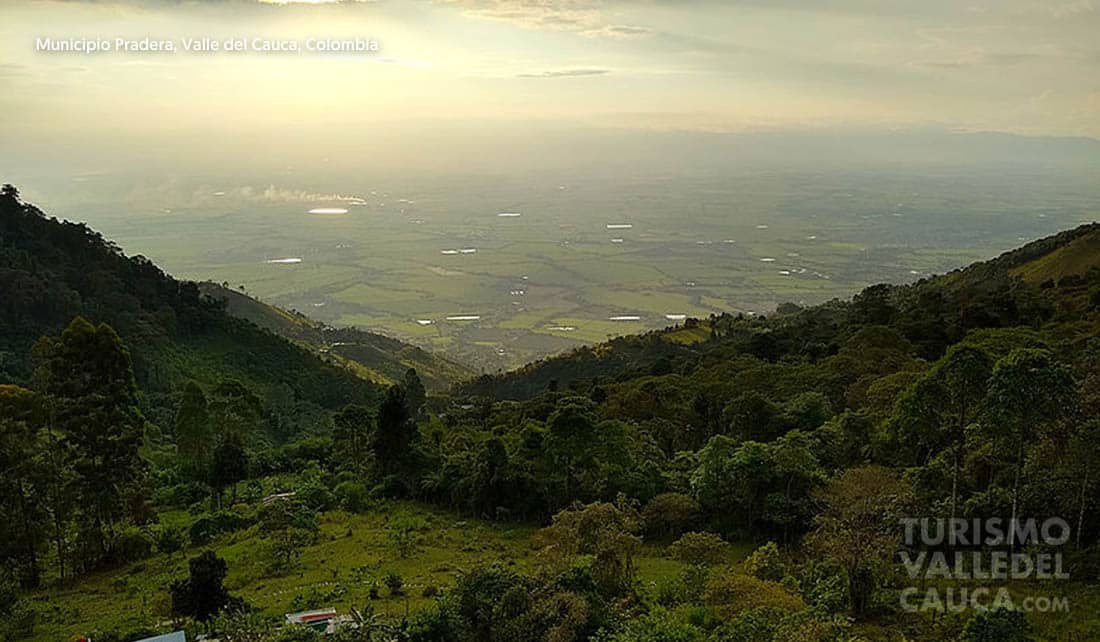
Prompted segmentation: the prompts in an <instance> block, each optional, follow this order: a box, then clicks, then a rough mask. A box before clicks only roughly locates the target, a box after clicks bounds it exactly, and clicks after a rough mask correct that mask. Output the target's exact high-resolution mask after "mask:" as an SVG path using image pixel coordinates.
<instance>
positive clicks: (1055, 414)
mask: <svg viewBox="0 0 1100 642" xmlns="http://www.w3.org/2000/svg"><path fill="white" fill-rule="evenodd" d="M985 403H986V407H987V409H988V413H989V415H990V417H991V419H992V421H993V422H994V426H996V428H997V429H998V430H1000V431H1002V433H1001V435H999V436H1001V437H1003V438H1007V440H1008V442H1009V443H1010V444H1013V445H1014V450H1015V451H1016V457H1015V459H1016V462H1015V467H1014V468H1015V470H1014V474H1013V480H1012V516H1011V520H1012V521H1013V522H1014V521H1015V520H1016V518H1017V515H1018V514H1019V513H1018V509H1019V498H1020V487H1021V484H1022V481H1023V474H1024V467H1025V463H1026V461H1025V458H1026V454H1027V446H1028V445H1029V444H1030V443H1031V441H1032V440H1033V439H1034V438H1035V436H1036V435H1037V434H1039V432H1040V430H1041V429H1042V428H1043V427H1046V426H1051V425H1054V424H1057V423H1058V422H1059V421H1060V420H1062V419H1063V418H1065V417H1067V416H1068V415H1069V414H1070V413H1071V412H1072V410H1073V408H1074V406H1075V405H1076V386H1075V385H1074V382H1073V377H1072V375H1071V374H1070V372H1069V370H1068V369H1067V368H1066V367H1065V366H1063V365H1061V364H1060V363H1058V362H1056V361H1055V360H1054V357H1053V355H1051V353H1050V352H1048V351H1046V350H1036V349H1026V348H1018V349H1016V350H1013V351H1012V352H1010V353H1009V354H1008V356H1006V357H1004V358H1003V359H1001V360H999V361H998V362H997V364H996V365H995V366H994V368H993V374H992V377H991V378H990V382H989V391H988V394H987V397H986V401H985ZM1015 534H1016V529H1009V544H1010V546H1015V543H1016V542H1015Z"/></svg>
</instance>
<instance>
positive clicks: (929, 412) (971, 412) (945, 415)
mask: <svg viewBox="0 0 1100 642" xmlns="http://www.w3.org/2000/svg"><path fill="white" fill-rule="evenodd" d="M992 373H993V362H992V359H991V357H990V356H989V353H987V352H986V351H985V350H982V349H981V348H977V347H973V346H968V345H959V346H955V347H953V348H951V349H950V350H949V351H948V353H947V355H945V356H944V357H943V358H942V359H940V360H939V361H938V362H936V364H935V366H933V367H932V369H931V370H929V371H928V373H926V374H925V375H924V376H922V377H921V378H920V379H919V380H917V381H916V382H915V383H914V384H913V385H912V386H911V387H910V388H909V389H908V390H906V391H905V393H903V395H902V397H901V399H900V400H899V402H898V404H897V412H896V414H895V418H894V423H895V425H896V426H897V427H898V428H897V429H898V431H899V436H900V437H901V438H902V440H903V441H907V442H920V443H921V444H922V447H921V449H922V450H924V453H922V454H923V456H924V458H925V459H924V462H923V463H927V461H928V459H929V458H930V457H931V456H932V455H933V453H935V452H938V451H940V450H941V449H943V448H949V449H950V453H951V454H950V456H951V499H950V512H949V516H950V517H951V518H954V517H955V516H956V512H957V507H958V496H959V470H960V466H961V463H962V460H963V458H964V457H965V453H964V451H963V448H964V446H965V444H966V431H967V428H968V427H969V426H970V425H972V424H973V423H974V422H975V421H977V419H978V415H979V413H980V412H981V410H982V402H983V400H984V399H985V396H986V392H987V390H988V387H989V378H990V376H991V375H992Z"/></svg>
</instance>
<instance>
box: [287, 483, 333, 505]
mask: <svg viewBox="0 0 1100 642" xmlns="http://www.w3.org/2000/svg"><path fill="white" fill-rule="evenodd" d="M295 499H298V500H299V501H301V502H302V503H303V504H305V505H306V506H308V507H309V508H310V509H312V510H314V511H319V512H324V511H326V510H328V509H330V508H332V507H333V504H334V503H335V500H334V498H333V496H332V493H331V492H329V489H328V488H325V486H324V484H321V483H320V482H316V481H309V482H306V483H305V484H302V486H301V487H299V488H298V491H297V495H295Z"/></svg>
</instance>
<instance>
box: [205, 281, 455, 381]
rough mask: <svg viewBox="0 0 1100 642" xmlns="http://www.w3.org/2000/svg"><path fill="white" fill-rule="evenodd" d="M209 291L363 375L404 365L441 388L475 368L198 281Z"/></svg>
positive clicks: (384, 373) (380, 375)
mask: <svg viewBox="0 0 1100 642" xmlns="http://www.w3.org/2000/svg"><path fill="white" fill-rule="evenodd" d="M199 290H200V291H201V292H202V293H203V294H205V295H207V296H208V297H210V298H212V299H214V300H218V301H224V302H225V307H226V311H227V312H229V314H231V315H233V316H235V317H240V318H242V319H246V320H248V321H251V322H253V323H255V324H256V325H258V326H260V327H261V328H264V329H266V330H270V331H271V332H274V333H275V334H277V335H279V336H281V337H286V338H287V339H290V340H292V341H297V342H299V343H301V344H304V345H307V346H310V347H311V348H313V349H316V350H319V351H321V352H322V353H323V354H327V355H331V356H334V357H338V358H339V359H341V360H343V361H344V362H345V363H347V364H349V365H351V366H352V367H354V368H356V370H357V371H358V372H360V373H361V374H362V375H363V376H365V377H368V378H370V379H371V380H373V381H378V382H381V383H396V382H398V381H401V378H402V377H404V376H405V373H406V372H408V370H409V368H413V369H414V370H416V374H417V375H418V376H419V377H420V379H421V380H422V381H423V382H424V385H425V386H426V387H427V388H428V389H429V390H432V391H443V390H446V389H448V388H450V387H451V386H452V385H454V384H457V383H460V382H462V381H465V380H466V379H469V378H471V377H472V376H473V374H474V371H472V370H470V369H469V368H467V367H465V366H462V365H459V364H457V363H455V362H453V361H451V360H449V359H447V358H445V357H442V356H439V355H435V354H432V353H430V352H428V351H426V350H424V349H422V348H418V347H416V346H413V345H409V344H407V343H403V342H401V341H398V340H397V339H391V338H390V337H387V336H383V335H380V334H375V333H373V332H366V331H364V330H359V329H357V328H334V327H331V326H327V325H325V324H323V323H320V322H317V321H314V320H312V319H310V318H309V317H306V316H304V315H303V314H301V313H300V312H294V311H287V310H282V309H280V308H277V307H275V306H271V305H267V304H266V303H263V302H261V301H257V300H256V299H253V298H252V297H250V296H248V295H246V294H243V293H241V292H237V291H236V290H232V289H230V288H228V287H226V286H225V285H218V284H216V283H209V282H207V283H200V284H199Z"/></svg>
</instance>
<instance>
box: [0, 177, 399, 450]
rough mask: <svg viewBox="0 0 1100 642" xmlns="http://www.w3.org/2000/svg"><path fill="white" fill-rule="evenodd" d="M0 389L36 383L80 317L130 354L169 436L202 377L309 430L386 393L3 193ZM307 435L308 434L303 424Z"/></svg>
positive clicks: (147, 403) (146, 400)
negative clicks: (326, 413)
mask: <svg viewBox="0 0 1100 642" xmlns="http://www.w3.org/2000/svg"><path fill="white" fill-rule="evenodd" d="M0 300H2V301H3V302H4V304H3V305H2V306H0V381H4V382H12V383H20V384H25V383H27V382H29V381H30V380H31V379H32V372H33V368H34V363H33V360H32V358H31V353H32V347H33V346H34V344H35V342H36V341H37V340H38V339H39V338H40V337H42V336H44V335H56V334H58V333H59V332H60V331H61V329H62V328H64V327H65V326H66V325H68V324H69V322H70V321H71V320H72V319H73V318H74V317H76V316H83V317H85V318H86V319H88V320H90V321H92V322H93V323H97V324H98V323H100V322H105V323H107V324H109V325H111V326H112V327H113V328H114V329H115V330H116V331H117V332H118V334H119V335H120V337H121V338H122V341H123V342H124V343H125V344H126V345H127V346H128V347H129V350H130V356H131V359H132V361H133V368H134V374H135V376H136V379H137V383H138V386H139V388H140V390H141V391H142V393H143V394H142V404H143V407H144V410H145V412H146V416H147V417H148V418H150V419H151V420H153V421H154V422H155V423H157V424H159V425H160V426H161V427H162V428H164V429H167V428H169V427H170V425H171V417H172V414H173V413H174V408H175V397H176V394H177V393H178V391H179V390H180V389H181V388H182V386H183V384H184V383H186V382H187V381H190V380H194V381H197V382H199V383H200V384H202V385H203V386H204V387H208V388H209V387H212V386H214V385H215V384H217V383H218V382H221V381H223V380H228V379H234V380H238V381H240V382H242V383H244V384H245V385H246V386H248V387H249V388H250V389H252V390H253V391H255V392H256V393H257V394H259V395H260V396H261V397H262V398H264V399H278V400H279V403H280V404H282V405H284V406H286V407H294V406H296V405H298V408H297V410H296V411H294V412H293V413H292V414H294V415H295V416H300V417H302V418H303V421H306V419H305V418H306V417H309V416H311V415H312V414H313V410H311V409H310V408H311V407H312V408H329V409H332V408H338V407H340V406H342V405H344V404H345V403H347V402H348V401H349V400H361V401H362V402H367V403H374V400H376V399H377V398H378V395H379V393H378V390H379V389H378V387H377V386H376V385H374V384H373V383H371V382H369V381H367V380H365V379H363V378H361V377H358V376H356V375H355V374H354V372H353V371H352V370H351V369H349V368H346V367H340V366H336V365H333V364H331V363H327V362H326V361H325V360H324V359H322V358H321V357H320V356H318V355H316V354H313V353H312V352H311V351H309V350H306V349H303V348H301V347H298V346H297V345H295V344H294V343H292V342H291V341H289V340H287V339H284V338H282V337H279V336H276V335H275V334H273V333H271V332H269V331H267V330H264V329H262V328H260V327H258V326H257V325H256V324H254V323H252V322H251V321H248V320H244V319H239V318H236V317H235V316H233V315H232V314H229V313H227V311H226V308H225V305H224V303H222V302H221V301H218V300H216V299H213V298H210V297H208V296H205V295H204V294H203V293H202V292H201V290H200V288H199V287H198V286H197V285H196V284H194V283H189V282H181V281H177V280H175V279H173V278H172V277H170V276H168V275H166V274H165V273H163V272H162V271H161V270H160V269H158V268H157V266H155V265H154V264H153V263H151V262H150V261H148V260H147V259H145V258H144V257H142V256H134V257H127V256H125V255H123V254H122V252H121V251H120V250H119V249H118V247H117V246H115V245H113V244H112V243H111V242H110V241H108V240H106V239H104V238H103V237H102V236H100V235H99V234H98V233H96V232H95V231H93V230H91V229H89V228H88V227H86V226H85V225H83V224H80V223H72V222H69V221H59V220H57V219H53V218H48V217H47V216H46V215H45V214H44V213H43V212H41V211H40V210H38V209H37V208H36V207H34V206H33V205H29V204H25V203H22V202H20V201H19V199H18V198H17V196H16V195H15V194H14V193H10V192H9V193H5V194H4V195H3V196H0ZM300 427H302V428H304V427H305V426H300Z"/></svg>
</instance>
